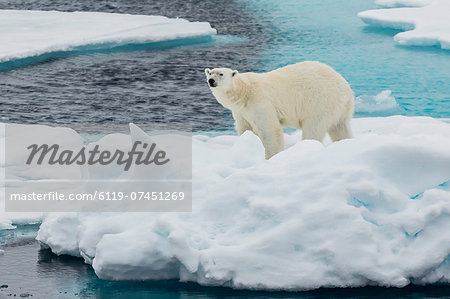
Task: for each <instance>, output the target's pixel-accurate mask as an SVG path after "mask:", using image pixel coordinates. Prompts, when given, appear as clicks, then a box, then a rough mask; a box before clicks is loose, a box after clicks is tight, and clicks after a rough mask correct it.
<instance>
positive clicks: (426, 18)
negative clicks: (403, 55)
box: [358, 0, 450, 49]
mask: <svg viewBox="0 0 450 299" xmlns="http://www.w3.org/2000/svg"><path fill="white" fill-rule="evenodd" d="M377 3H378V4H381V5H384V6H390V7H395V6H399V5H402V6H420V7H401V8H390V9H375V10H367V11H363V12H360V13H358V17H360V18H361V19H362V20H363V21H364V22H365V23H367V24H369V25H374V26H380V27H387V28H393V29H399V30H403V31H405V32H400V33H398V34H396V35H395V36H394V40H395V41H396V42H397V43H398V44H399V45H411V46H440V47H441V48H443V49H450V17H449V12H450V1H447V0H429V1H414V0H403V1H378V2H377Z"/></svg>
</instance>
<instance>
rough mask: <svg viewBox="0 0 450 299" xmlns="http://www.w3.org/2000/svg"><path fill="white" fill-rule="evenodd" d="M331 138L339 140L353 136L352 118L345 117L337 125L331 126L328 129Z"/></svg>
mask: <svg viewBox="0 0 450 299" xmlns="http://www.w3.org/2000/svg"><path fill="white" fill-rule="evenodd" d="M328 134H329V135H330V137H331V140H333V142H334V141H339V140H342V139H348V138H352V129H351V126H350V120H349V119H344V120H341V121H340V122H339V123H337V124H336V125H335V126H333V127H331V128H330V130H329V131H328Z"/></svg>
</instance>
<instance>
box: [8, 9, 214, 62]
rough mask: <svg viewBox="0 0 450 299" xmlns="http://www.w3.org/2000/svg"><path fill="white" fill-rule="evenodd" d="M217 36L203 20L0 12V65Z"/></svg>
mask: <svg viewBox="0 0 450 299" xmlns="http://www.w3.org/2000/svg"><path fill="white" fill-rule="evenodd" d="M214 34H216V30H215V29H213V28H211V26H210V25H209V23H207V22H189V21H187V20H184V19H169V18H166V17H163V16H144V15H129V14H115V13H101V12H59V11H30V10H0V40H1V43H0V62H5V61H9V60H14V59H20V58H26V57H30V56H37V55H41V54H45V53H49V52H57V51H70V50H74V49H77V48H80V47H84V46H91V47H94V46H95V47H97V48H102V47H108V48H109V47H112V46H120V45H125V44H139V43H152V42H160V41H169V40H176V39H183V38H196V37H203V36H209V35H214Z"/></svg>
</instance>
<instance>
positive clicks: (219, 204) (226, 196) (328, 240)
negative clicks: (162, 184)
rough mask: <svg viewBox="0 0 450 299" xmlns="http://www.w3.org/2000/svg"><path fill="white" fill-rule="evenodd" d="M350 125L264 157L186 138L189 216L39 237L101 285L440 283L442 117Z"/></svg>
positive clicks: (88, 223) (64, 223)
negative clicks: (338, 133)
mask: <svg viewBox="0 0 450 299" xmlns="http://www.w3.org/2000/svg"><path fill="white" fill-rule="evenodd" d="M352 124H353V129H354V132H355V135H356V136H355V138H354V139H350V140H343V141H341V142H337V143H330V142H329V140H327V141H325V144H322V143H319V142H316V141H311V140H308V141H301V132H300V131H298V132H295V133H293V134H289V135H285V140H286V150H285V151H283V152H281V153H279V154H277V155H276V156H274V157H273V158H272V159H270V160H268V161H266V160H264V149H263V147H262V145H261V142H260V141H259V139H258V138H257V137H256V136H255V135H253V134H252V133H250V132H246V133H245V134H243V135H242V136H240V137H238V136H231V135H222V136H216V137H208V136H204V135H194V136H193V212H192V213H103V214H99V213H78V214H76V213H57V214H49V215H46V216H45V217H44V220H43V223H42V225H41V227H40V230H39V234H38V237H37V239H38V240H39V241H40V242H42V244H44V245H45V246H48V247H49V248H51V250H52V251H53V252H55V253H57V254H70V255H73V256H78V257H82V258H84V260H85V261H86V262H87V263H89V264H92V266H93V268H94V270H95V272H96V273H97V275H98V276H99V277H100V278H102V279H110V280H145V279H179V280H181V281H194V282H198V283H199V284H202V285H221V286H229V287H234V288H248V289H271V290H274V289H276V290H279V289H283V290H303V289H314V288H319V287H349V286H364V285H381V286H396V287H402V286H405V285H407V284H409V283H411V282H414V283H419V284H420V283H424V284H425V283H436V282H445V283H448V282H450V268H449V267H450V263H449V262H448V261H449V254H450V236H449V234H448V227H449V226H450V190H449V179H450V152H449V151H448V149H449V148H450V124H449V123H448V121H446V120H437V119H432V118H427V117H404V116H393V117H383V118H360V119H354V120H353V123H352ZM23 129H24V130H27V126H24V127H23ZM50 129H51V128H49V130H50ZM131 135H133V133H131ZM131 137H133V136H131ZM115 138H116V137H115V136H110V138H109V142H115V141H114V140H115ZM120 140H124V139H123V138H122V139H120ZM3 165H4V164H3ZM2 217H3V219H6V218H7V216H5V214H3V216H2ZM9 224H11V223H9ZM7 225H8V223H7Z"/></svg>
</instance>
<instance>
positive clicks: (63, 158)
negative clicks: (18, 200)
mask: <svg viewBox="0 0 450 299" xmlns="http://www.w3.org/2000/svg"><path fill="white" fill-rule="evenodd" d="M27 149H29V150H30V155H29V156H28V160H27V162H26V164H27V165H30V164H32V163H33V161H34V160H35V159H34V158H35V157H36V155H37V154H39V155H37V158H36V161H35V163H36V164H38V165H41V164H42V163H43V162H44V160H45V161H46V162H47V163H48V164H49V165H54V164H59V165H71V164H77V165H84V164H86V163H87V164H88V165H95V164H100V165H108V164H111V163H117V165H124V171H128V170H130V167H131V164H133V162H134V163H135V164H136V165H142V164H143V165H150V164H154V165H157V166H158V165H164V164H166V163H168V162H169V161H170V159H169V158H166V152H165V151H164V150H155V149H156V143H152V144H150V145H149V144H148V143H145V142H144V143H143V142H141V141H135V142H134V143H133V146H132V148H131V150H130V151H129V152H124V151H121V150H119V149H117V150H116V151H114V152H111V151H109V150H103V151H100V146H99V145H95V146H94V148H93V149H92V150H86V147H82V148H81V149H80V150H79V151H77V152H75V151H72V150H62V151H61V150H60V146H59V145H58V144H53V145H51V146H50V145H48V144H42V145H37V144H32V145H30V146H28V147H27ZM140 149H141V150H140Z"/></svg>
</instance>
